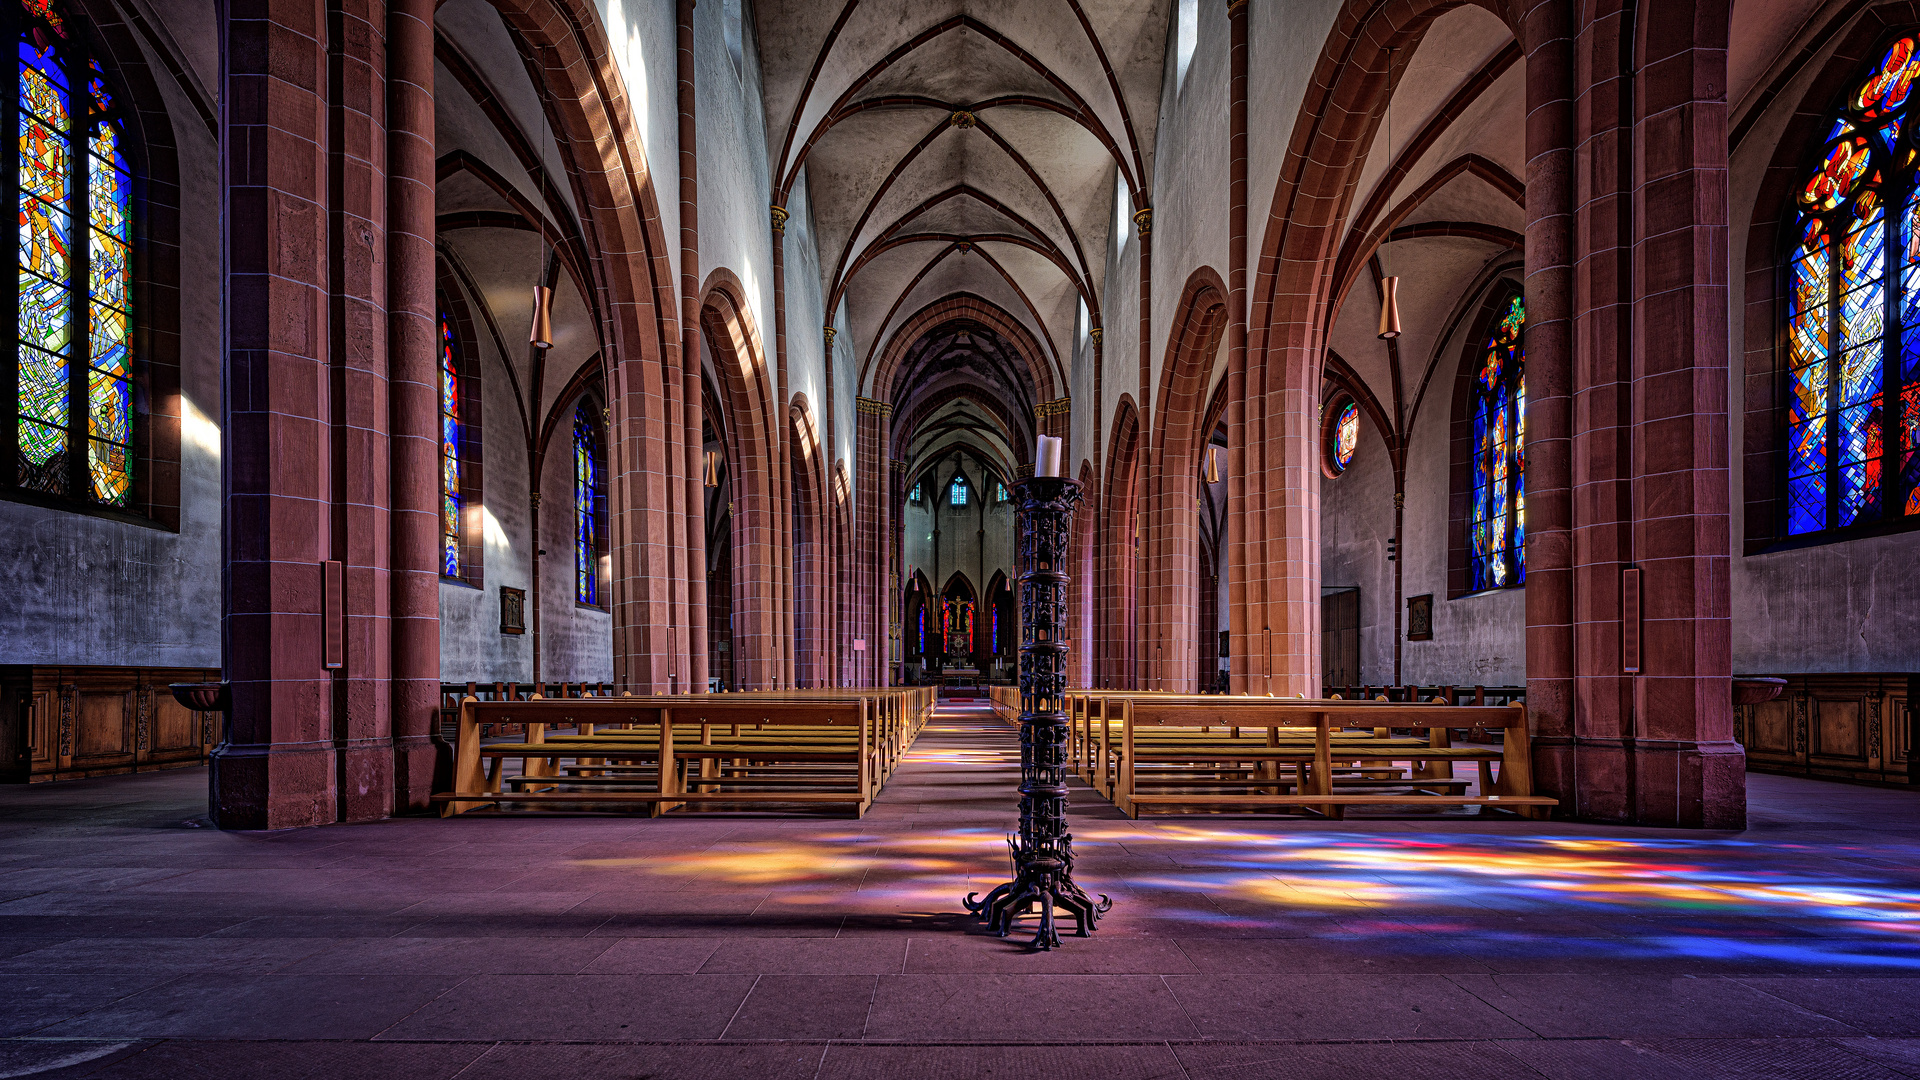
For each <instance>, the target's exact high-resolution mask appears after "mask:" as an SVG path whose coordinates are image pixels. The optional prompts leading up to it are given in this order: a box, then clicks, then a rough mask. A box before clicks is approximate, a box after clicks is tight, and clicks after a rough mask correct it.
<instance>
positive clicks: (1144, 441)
mask: <svg viewBox="0 0 1920 1080" xmlns="http://www.w3.org/2000/svg"><path fill="white" fill-rule="evenodd" d="M1133 223H1134V224H1135V225H1137V226H1139V230H1138V231H1139V233H1140V381H1139V383H1138V388H1139V397H1138V398H1136V399H1135V400H1136V401H1137V402H1138V403H1139V408H1140V427H1139V429H1138V430H1139V434H1138V435H1136V436H1135V437H1134V438H1135V439H1136V443H1135V449H1134V452H1133V460H1134V466H1133V467H1134V469H1135V470H1136V471H1135V473H1134V485H1133V491H1134V495H1133V498H1134V504H1133V512H1134V516H1135V518H1136V521H1137V519H1138V518H1139V516H1140V511H1141V509H1142V508H1143V505H1144V506H1147V507H1150V506H1151V505H1152V504H1151V502H1146V503H1144V504H1143V502H1142V500H1146V499H1148V497H1149V493H1150V492H1152V491H1154V490H1155V489H1157V488H1158V487H1159V485H1160V477H1159V472H1160V470H1159V461H1158V458H1157V456H1156V451H1157V450H1158V447H1156V446H1155V445H1154V440H1153V422H1152V418H1153V416H1154V414H1155V412H1156V403H1155V402H1154V400H1153V208H1152V207H1150V206H1149V207H1144V208H1142V209H1139V210H1135V211H1134V212H1133ZM1161 404H1164V403H1161ZM1156 519H1157V515H1153V514H1148V515H1147V522H1148V523H1149V526H1150V525H1151V523H1153V522H1154V521H1155V520H1156ZM1128 524H1129V529H1128V533H1129V535H1130V536H1131V534H1132V531H1133V528H1134V527H1137V526H1135V523H1134V522H1129V523H1128ZM1144 531H1145V529H1144V528H1143V529H1142V532H1143V533H1144ZM1149 540H1150V538H1149V537H1146V536H1144V535H1143V536H1141V537H1140V538H1139V541H1138V542H1132V543H1131V546H1130V547H1129V548H1128V551H1129V553H1130V554H1131V555H1132V557H1133V560H1134V561H1133V570H1132V573H1130V574H1128V575H1127V577H1126V579H1125V582H1126V590H1127V627H1128V633H1127V639H1126V641H1127V668H1126V674H1127V678H1128V682H1127V685H1128V686H1130V687H1147V688H1151V689H1156V690H1157V689H1159V688H1160V684H1159V682H1158V681H1157V678H1156V679H1155V680H1153V681H1149V678H1148V673H1149V670H1152V674H1153V675H1154V676H1158V675H1159V672H1158V670H1153V669H1157V666H1158V665H1157V664H1150V662H1151V661H1155V660H1157V659H1158V657H1159V653H1158V651H1149V650H1150V649H1152V644H1151V643H1150V642H1149V641H1148V640H1147V632H1148V630H1147V624H1146V620H1144V619H1142V618H1141V616H1142V614H1143V611H1142V605H1141V601H1142V600H1143V599H1144V597H1143V596H1142V595H1141V594H1142V593H1146V592H1148V589H1147V580H1146V574H1145V573H1144V571H1146V570H1147V568H1148V566H1147V564H1144V563H1142V562H1141V561H1140V552H1141V543H1142V542H1148V541H1149Z"/></svg>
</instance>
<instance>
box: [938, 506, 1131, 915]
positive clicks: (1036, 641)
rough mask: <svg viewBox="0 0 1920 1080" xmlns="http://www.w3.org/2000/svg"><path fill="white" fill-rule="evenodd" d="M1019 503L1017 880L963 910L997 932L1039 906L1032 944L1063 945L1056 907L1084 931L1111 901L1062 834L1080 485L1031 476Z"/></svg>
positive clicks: (1012, 842)
mask: <svg viewBox="0 0 1920 1080" xmlns="http://www.w3.org/2000/svg"><path fill="white" fill-rule="evenodd" d="M1013 490H1014V495H1015V497H1017V498H1018V499H1019V505H1020V518H1019V520H1020V525H1019V529H1020V547H1019V552H1020V835H1019V836H1018V837H1017V838H1014V837H1009V838H1008V839H1007V846H1008V847H1009V848H1011V849H1012V853H1013V880H1012V881H1009V882H1006V883H1004V884H1001V885H997V886H995V887H994V889H993V891H992V892H989V893H988V894H987V895H986V898H985V899H983V900H975V899H974V896H975V895H976V894H973V893H969V894H967V899H966V905H967V910H968V911H971V912H973V913H974V914H975V915H979V916H980V917H982V918H984V919H985V920H986V921H987V925H988V926H989V927H991V928H992V929H993V930H994V931H995V932H996V933H998V934H999V935H1000V936H1001V937H1005V936H1007V935H1008V934H1009V933H1011V932H1012V931H1013V922H1014V920H1015V919H1016V918H1018V917H1019V916H1021V915H1025V914H1031V913H1032V912H1033V910H1034V909H1035V908H1036V907H1037V908H1038V909H1039V914H1040V929H1039V932H1038V933H1036V934H1035V935H1034V938H1033V947H1034V948H1036V949H1051V948H1053V947H1054V946H1056V945H1058V944H1060V934H1059V932H1058V931H1057V930H1056V929H1055V928H1054V922H1053V916H1054V909H1055V908H1065V909H1066V910H1067V911H1068V912H1070V913H1072V915H1073V917H1074V924H1075V930H1074V933H1075V934H1077V935H1078V936H1080V937H1086V936H1087V935H1088V933H1089V932H1090V931H1091V930H1092V929H1093V927H1094V922H1095V921H1096V920H1097V919H1098V918H1099V917H1100V916H1101V915H1102V914H1104V913H1105V912H1106V911H1107V909H1108V908H1110V907H1112V906H1113V901H1111V900H1109V899H1107V897H1106V896H1105V895H1102V896H1101V897H1100V902H1099V903H1097V904H1096V903H1094V901H1093V900H1092V898H1090V897H1088V896H1087V894H1086V893H1085V892H1083V891H1081V888H1080V886H1078V885H1076V884H1074V881H1073V837H1072V835H1070V834H1069V833H1068V832H1067V714H1066V712H1065V710H1064V706H1065V704H1066V700H1065V697H1066V690H1067V672H1066V666H1067V645H1066V641H1065V640H1064V639H1065V630H1066V621H1067V573H1066V569H1065V568H1066V565H1067V562H1066V560H1067V547H1068V539H1069V537H1070V536H1071V535H1072V533H1071V531H1070V530H1071V528H1072V522H1073V508H1074V505H1075V504H1076V503H1078V502H1079V501H1080V484H1079V482H1078V481H1074V480H1068V479H1065V478H1063V477H1058V476H1036V477H1034V478H1033V479H1030V480H1026V481H1023V482H1022V483H1020V484H1019V485H1017V486H1016V487H1015V488H1014V489H1013Z"/></svg>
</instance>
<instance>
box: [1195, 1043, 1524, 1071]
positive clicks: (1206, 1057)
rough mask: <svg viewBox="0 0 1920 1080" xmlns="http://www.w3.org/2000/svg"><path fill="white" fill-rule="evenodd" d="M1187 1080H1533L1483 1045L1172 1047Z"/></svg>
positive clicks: (1519, 1066)
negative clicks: (1394, 1079)
mask: <svg viewBox="0 0 1920 1080" xmlns="http://www.w3.org/2000/svg"><path fill="white" fill-rule="evenodd" d="M1174 1052H1175V1053H1176V1054H1178V1055H1179V1058H1180V1064H1181V1066H1182V1067H1183V1068H1184V1069H1185V1070H1186V1073H1185V1076H1186V1080H1357V1078H1360V1077H1408V1078H1414V1077H1417V1078H1418V1080H1522V1078H1524V1080H1538V1077H1539V1074H1538V1073H1536V1072H1534V1071H1533V1070H1532V1069H1530V1068H1528V1067H1527V1066H1526V1065H1524V1064H1522V1063H1521V1062H1520V1061H1518V1060H1516V1059H1515V1058H1513V1057H1512V1056H1511V1055H1509V1054H1506V1053H1504V1052H1502V1051H1501V1050H1500V1049H1499V1048H1498V1045H1497V1044H1494V1043H1487V1042H1384V1043H1382V1042H1359V1043H1257V1044H1251V1045H1248V1044H1239V1045H1235V1044H1194V1043H1184V1044H1181V1045H1178V1046H1176V1047H1174Z"/></svg>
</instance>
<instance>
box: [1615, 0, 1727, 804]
mask: <svg viewBox="0 0 1920 1080" xmlns="http://www.w3.org/2000/svg"><path fill="white" fill-rule="evenodd" d="M1728 6H1729V5H1728V4H1727V3H1726V2H1725V0H1718V2H1713V0H1709V2H1704V3H1681V2H1674V3H1661V4H1654V5H1649V6H1648V7H1647V8H1646V9H1645V10H1644V11H1643V12H1642V13H1641V17H1642V18H1643V19H1645V20H1646V25H1645V27H1644V28H1643V29H1642V31H1641V38H1640V40H1641V41H1642V42H1643V43H1644V49H1643V53H1642V56H1641V62H1640V64H1639V65H1638V69H1639V78H1638V91H1639V96H1640V102H1639V110H1638V111H1639V116H1640V117H1641V119H1640V122H1639V125H1638V131H1637V143H1638V145H1637V146H1636V148H1635V150H1636V153H1635V159H1636V162H1637V164H1638V166H1639V176H1638V177H1637V179H1638V182H1639V193H1638V194H1639V198H1638V199H1637V200H1636V202H1637V207H1638V216H1639V222H1638V225H1639V228H1638V229H1637V230H1636V233H1637V236H1638V247H1637V251H1636V252H1635V259H1634V276H1635V278H1636V279H1637V286H1638V287H1637V289H1636V290H1635V293H1636V298H1635V317H1634V319H1633V328H1634V342H1633V344H1634V350H1633V354H1634V363H1633V396H1632V403H1633V416H1634V425H1633V472H1634V476H1633V489H1634V490H1633V509H1634V519H1635V522H1634V537H1633V542H1634V551H1635V555H1636V558H1637V561H1638V563H1639V566H1640V569H1641V572H1642V575H1643V578H1644V582H1643V588H1642V595H1643V596H1644V597H1645V598H1646V599H1645V608H1644V621H1643V624H1642V626H1643V641H1644V645H1643V648H1642V662H1643V665H1644V666H1643V668H1642V674H1641V676H1640V677H1639V678H1638V679H1636V680H1634V682H1635V686H1634V711H1635V714H1636V724H1635V728H1634V737H1635V739H1636V741H1637V746H1636V753H1635V755H1634V769H1633V773H1632V774H1631V776H1632V784H1633V786H1632V788H1631V789H1630V790H1631V792H1632V798H1633V805H1632V813H1633V817H1634V818H1635V819H1636V820H1638V821H1641V822H1646V823H1653V824H1671V825H1683V826H1697V827H1705V828H1715V829H1738V828H1744V827H1745V825H1746V819H1747V813H1746V810H1747V807H1746V758H1745V755H1744V754H1743V752H1742V751H1741V749H1740V747H1739V745H1738V744H1736V743H1735V742H1734V741H1733V704H1732V685H1731V677H1732V672H1733V650H1732V630H1731V620H1730V608H1731V598H1730V594H1729V585H1728V573H1729V565H1728V564H1729V561H1730V557H1729V547H1730V545H1731V540H1730V538H1729V534H1728V528H1729V525H1728V520H1727V504H1728V500H1729V498H1730V497H1731V496H1730V492H1729V490H1728V486H1727V484H1728V475H1727V474H1728V463H1727V454H1728V447H1727V407H1728V402H1727V337H1726V333H1727V105H1726V85H1727V53H1726V49H1727V19H1728V12H1727V9H1728ZM1630 614H1631V613H1629V617H1630Z"/></svg>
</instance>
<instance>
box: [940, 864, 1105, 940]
mask: <svg viewBox="0 0 1920 1080" xmlns="http://www.w3.org/2000/svg"><path fill="white" fill-rule="evenodd" d="M1007 847H1008V848H1009V849H1010V850H1011V851H1012V853H1013V864H1014V868H1015V869H1014V876H1013V880H1012V881H1006V882H1002V883H1001V884H999V885H995V886H994V887H993V891H991V892H989V893H987V895H986V897H985V898H984V899H980V900H975V899H974V897H975V896H977V895H979V894H977V893H968V894H967V898H966V900H965V901H963V903H965V904H966V905H967V910H968V911H970V912H972V913H973V914H975V915H978V916H980V917H981V918H983V919H985V920H986V921H987V927H988V929H990V930H992V931H993V932H994V933H996V934H998V935H1000V936H1001V937H1006V936H1008V935H1010V934H1012V933H1013V923H1014V920H1015V919H1018V918H1020V917H1021V916H1023V915H1031V914H1033V913H1034V912H1035V910H1036V909H1038V912H1039V915H1040V927H1039V930H1038V931H1037V932H1035V934H1034V936H1033V940H1032V941H1031V942H1029V943H1028V944H1029V945H1030V946H1031V947H1032V948H1035V949H1052V948H1054V947H1056V946H1058V945H1059V944H1060V931H1059V928H1058V927H1057V926H1056V924H1055V921H1054V919H1055V912H1056V910H1058V909H1064V910H1065V911H1066V912H1067V913H1068V914H1069V915H1072V916H1073V924H1074V928H1073V934H1074V936H1075V937H1091V936H1092V935H1093V928H1094V924H1095V923H1097V922H1098V921H1099V919H1100V916H1102V915H1104V914H1106V913H1107V911H1108V910H1110V909H1111V908H1112V907H1113V901H1112V900H1111V899H1109V898H1108V897H1107V895H1106V894H1105V893H1102V894H1100V900H1099V902H1098V903H1095V902H1094V900H1093V898H1092V897H1090V896H1088V895H1087V893H1086V890H1084V889H1082V888H1081V887H1080V886H1078V885H1076V884H1074V881H1073V841H1072V839H1071V838H1069V837H1061V838H1060V840H1059V842H1058V844H1057V845H1050V847H1052V848H1053V850H1047V849H1045V848H1035V849H1032V850H1029V851H1027V852H1024V853H1023V852H1022V851H1021V850H1020V848H1019V845H1018V844H1016V843H1015V842H1014V841H1013V840H1011V839H1009V840H1008V841H1007Z"/></svg>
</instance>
